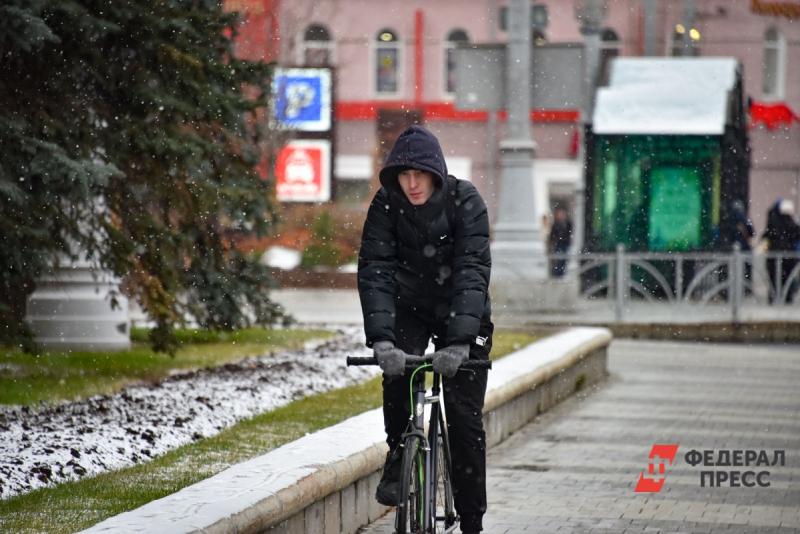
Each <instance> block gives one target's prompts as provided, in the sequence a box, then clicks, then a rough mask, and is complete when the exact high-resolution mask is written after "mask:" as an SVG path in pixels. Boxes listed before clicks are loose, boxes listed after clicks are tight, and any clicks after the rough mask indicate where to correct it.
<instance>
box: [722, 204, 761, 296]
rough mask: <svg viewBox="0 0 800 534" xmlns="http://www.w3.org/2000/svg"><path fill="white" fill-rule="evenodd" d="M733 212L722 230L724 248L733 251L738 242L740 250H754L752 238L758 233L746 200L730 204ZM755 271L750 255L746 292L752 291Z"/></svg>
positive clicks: (747, 264) (745, 270) (745, 271)
mask: <svg viewBox="0 0 800 534" xmlns="http://www.w3.org/2000/svg"><path fill="white" fill-rule="evenodd" d="M730 209H731V212H730V214H729V216H728V218H727V224H726V226H725V228H724V230H723V232H722V234H723V240H724V241H723V243H724V245H723V246H724V247H725V248H724V249H723V250H726V251H732V250H733V248H734V247H735V246H736V245H737V244H738V245H739V250H740V251H741V252H744V253H746V254H748V255H749V254H750V253H751V252H752V249H753V247H752V244H751V240H752V239H753V236H755V235H756V231H755V229H754V227H753V222H752V221H751V220H750V219H749V217H747V210H745V207H744V202H742V201H741V200H738V199H737V200H734V201H733V202H731V206H730ZM752 273H753V261H752V257H748V258H746V259H745V261H744V273H743V274H744V280H745V286H744V289H745V294H748V293H750V287H749V285H748V284H749V282H750V279H751V278H752Z"/></svg>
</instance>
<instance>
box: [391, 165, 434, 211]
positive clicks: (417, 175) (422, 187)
mask: <svg viewBox="0 0 800 534" xmlns="http://www.w3.org/2000/svg"><path fill="white" fill-rule="evenodd" d="M397 181H398V182H399V183H400V188H401V189H402V190H403V193H405V195H406V198H408V201H409V202H411V204H413V205H414V206H421V205H423V204H425V203H426V202H427V201H428V199H429V198H431V195H432V194H433V174H431V173H429V172H427V171H420V170H417V169H406V170H404V171H402V172H400V174H398V175H397Z"/></svg>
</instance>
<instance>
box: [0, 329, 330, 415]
mask: <svg viewBox="0 0 800 534" xmlns="http://www.w3.org/2000/svg"><path fill="white" fill-rule="evenodd" d="M332 335H333V332H330V331H325V330H294V329H264V328H249V329H245V330H239V331H236V332H231V333H224V332H205V331H193V330H181V331H178V340H179V343H180V348H179V349H178V351H177V353H176V355H175V356H174V357H170V356H168V355H166V354H160V353H155V352H153V351H152V350H150V349H149V348H148V347H147V345H146V343H145V342H144V341H145V340H146V331H142V330H136V331H134V336H133V340H134V346H133V348H131V349H130V350H126V351H120V352H79V351H70V352H46V353H42V354H35V355H32V354H24V353H22V352H20V351H18V350H2V349H1V348H0V404H20V405H34V404H36V403H38V402H41V401H45V402H56V401H64V400H74V399H78V398H86V397H89V396H91V395H109V394H112V393H115V392H117V391H120V390H121V389H122V388H123V387H125V386H128V385H130V384H133V383H137V382H158V381H160V380H162V379H164V378H166V377H167V376H168V375H169V374H171V373H174V372H176V371H186V370H193V369H201V368H204V367H210V366H216V365H223V364H225V363H228V362H232V361H236V360H240V359H242V358H244V357H246V356H254V355H261V354H266V353H269V352H272V351H275V350H287V349H298V348H300V347H302V346H303V343H305V342H306V341H308V340H310V339H323V338H327V337H330V336H332Z"/></svg>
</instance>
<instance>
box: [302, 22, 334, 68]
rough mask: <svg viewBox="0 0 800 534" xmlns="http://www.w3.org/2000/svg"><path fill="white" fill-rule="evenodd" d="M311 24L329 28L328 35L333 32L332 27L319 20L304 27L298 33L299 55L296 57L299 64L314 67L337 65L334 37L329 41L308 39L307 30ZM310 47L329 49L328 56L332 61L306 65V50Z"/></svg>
mask: <svg viewBox="0 0 800 534" xmlns="http://www.w3.org/2000/svg"><path fill="white" fill-rule="evenodd" d="M311 26H322V27H323V28H325V29H326V30H327V32H328V35H330V33H331V32H330V29H329V28H328V27H327V26H325V25H324V24H320V23H317V22H312V23H310V24H308V25H307V26H306V27H305V28H303V31H301V32H300V33H299V34H298V35H297V42H298V46H297V47H296V49H297V57H296V58H295V59H296V60H297V64H298V65H303V66H309V67H312V66H313V67H333V66H334V65H336V42H335V41H334V40H333V39H330V40H328V41H306V32H308V29H309V28H310V27H311ZM309 43H311V46H309ZM309 48H315V49H325V50H327V51H328V58H330V61H329V62H328V64H327V65H306V50H307V49H309Z"/></svg>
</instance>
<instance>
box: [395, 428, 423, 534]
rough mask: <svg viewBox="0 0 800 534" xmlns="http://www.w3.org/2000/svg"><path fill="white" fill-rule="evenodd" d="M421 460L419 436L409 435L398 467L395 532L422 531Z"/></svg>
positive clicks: (405, 533) (400, 533) (419, 532)
mask: <svg viewBox="0 0 800 534" xmlns="http://www.w3.org/2000/svg"><path fill="white" fill-rule="evenodd" d="M423 462H424V458H423V452H422V450H421V448H420V439H419V437H417V436H409V437H408V438H406V441H405V442H404V444H403V461H402V464H401V468H400V495H399V496H398V502H397V510H396V515H395V532H397V533H398V534H421V533H422V532H424V528H425V527H424V525H425V521H424V519H425V518H424V517H422V514H423V513H424V512H423V510H424V507H423V506H422V504H423V499H424V495H422V493H423V488H424V480H423V475H422V473H423V472H424V469H425V466H424V464H423Z"/></svg>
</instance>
